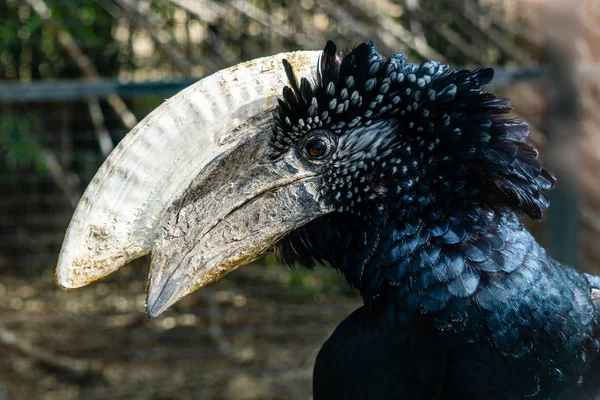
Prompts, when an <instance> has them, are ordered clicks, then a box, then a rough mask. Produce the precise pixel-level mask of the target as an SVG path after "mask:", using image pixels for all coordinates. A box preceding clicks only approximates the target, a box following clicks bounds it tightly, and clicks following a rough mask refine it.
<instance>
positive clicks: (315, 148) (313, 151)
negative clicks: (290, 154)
mask: <svg viewBox="0 0 600 400" xmlns="http://www.w3.org/2000/svg"><path fill="white" fill-rule="evenodd" d="M304 148H305V150H306V155H307V156H308V157H310V158H314V159H319V158H322V157H323V156H324V155H325V154H327V151H328V150H329V146H328V143H327V142H326V141H325V140H324V139H323V138H320V137H315V138H312V139H310V140H308V141H307V142H306V144H305V145H304Z"/></svg>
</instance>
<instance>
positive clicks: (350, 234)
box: [330, 207, 543, 321]
mask: <svg viewBox="0 0 600 400" xmlns="http://www.w3.org/2000/svg"><path fill="white" fill-rule="evenodd" d="M339 224H340V225H339V226H338V227H337V229H338V232H339V236H338V237H337V240H336V244H335V245H334V247H336V249H337V250H336V251H335V252H334V257H333V259H332V260H330V263H331V264H332V265H333V266H335V267H336V268H338V269H339V270H340V271H341V272H342V273H343V274H344V275H345V277H346V278H347V280H348V281H349V282H350V283H351V284H352V285H353V286H355V287H357V288H358V289H359V290H360V292H361V294H362V296H363V299H364V301H365V303H366V304H369V303H370V302H371V301H372V300H373V299H374V298H376V297H380V296H384V297H387V298H388V299H389V301H390V302H391V303H392V304H393V305H394V309H395V314H396V319H397V320H398V321H403V320H406V319H409V318H410V317H411V316H412V315H413V314H414V313H415V312H426V313H437V312H441V311H444V310H446V309H447V308H448V307H450V306H452V305H454V304H455V303H456V302H464V301H469V300H470V299H471V298H472V296H473V295H474V294H475V293H476V291H477V290H478V289H479V288H481V287H482V286H483V285H488V284H491V283H493V281H494V280H495V279H496V278H495V277H496V276H506V275H507V274H510V273H512V272H513V271H515V270H516V269H518V268H519V267H520V266H521V265H522V264H523V261H524V258H525V257H526V255H527V254H528V253H529V252H530V251H531V250H532V249H533V248H534V247H535V249H536V251H543V250H542V249H541V248H540V247H539V245H537V243H536V242H535V240H534V239H533V237H532V236H531V235H530V234H529V232H528V231H527V230H526V228H525V227H524V226H523V224H522V223H521V221H520V219H519V217H518V216H517V215H516V214H515V213H514V212H512V211H507V210H505V211H493V210H492V209H489V208H485V207H474V208H470V209H468V210H466V209H462V210H455V211H454V212H446V213H444V215H443V216H441V217H440V218H438V219H436V220H434V221H432V220H431V219H430V218H429V219H428V218H423V217H413V218H404V219H402V220H398V219H397V218H391V217H390V218H387V220H386V221H385V222H383V223H382V224H380V225H378V226H363V227H360V225H357V226H354V227H350V226H348V222H344V221H340V222H339ZM332 261H333V262H332ZM450 308H451V307H450Z"/></svg>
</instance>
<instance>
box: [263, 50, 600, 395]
mask: <svg viewBox="0 0 600 400" xmlns="http://www.w3.org/2000/svg"><path fill="white" fill-rule="evenodd" d="M285 67H286V71H287V74H288V78H289V80H290V87H288V88H286V89H285V90H284V92H283V100H281V101H280V103H279V107H278V108H277V110H276V111H275V114H274V119H275V123H274V126H273V134H272V140H271V149H270V151H269V154H270V156H271V158H272V159H275V158H277V157H279V156H280V155H281V154H284V153H285V152H301V151H302V146H303V144H304V143H305V142H306V140H307V138H314V137H319V135H325V134H326V135H329V136H328V137H331V141H332V142H333V143H335V148H334V149H333V150H332V155H331V157H330V159H328V160H327V161H325V162H320V163H319V164H318V165H315V171H317V172H318V174H319V175H320V176H321V183H320V185H319V187H318V188H317V189H318V193H319V196H320V201H322V202H323V203H325V204H327V205H332V206H333V207H335V209H336V210H337V211H336V212H335V213H333V214H329V215H327V216H325V217H322V218H320V219H317V220H315V221H313V222H311V223H309V224H308V225H306V226H305V227H304V228H301V229H299V230H297V231H295V232H294V233H292V234H291V235H289V236H288V237H286V238H284V239H283V240H282V241H281V242H280V243H279V245H278V248H277V252H278V255H279V256H280V257H281V258H282V259H283V260H285V261H286V262H288V263H290V264H294V263H300V264H303V265H306V266H311V265H312V264H314V263H315V262H317V263H325V264H330V265H332V266H333V267H335V268H337V269H339V270H340V271H341V272H342V273H343V274H344V275H345V277H346V278H347V280H348V281H349V282H350V284H351V285H352V286H353V287H356V288H357V289H358V290H359V291H360V293H361V295H362V297H363V300H364V302H365V306H364V307H363V308H361V309H360V310H358V311H357V312H355V313H354V314H353V315H351V316H350V317H348V319H347V320H346V321H344V322H343V323H342V324H341V325H340V326H339V327H338V329H337V330H336V332H335V333H334V334H333V335H332V337H331V338H330V339H329V340H328V342H327V343H326V344H325V345H324V347H323V349H322V351H321V353H320V355H319V357H318V359H317V364H316V367H315V377H314V394H315V399H331V398H340V399H346V398H403V399H422V398H423V399H425V398H427V399H438V398H439V399H523V398H532V399H570V398H573V399H587V398H593V396H594V395H598V394H600V391H596V389H597V388H596V385H595V383H596V379H595V374H594V372H593V371H594V370H593V368H592V366H593V364H594V362H595V360H596V358H597V355H598V352H599V348H600V340H599V339H600V331H599V329H600V328H599V326H598V323H599V318H600V314H599V312H598V311H597V307H598V300H597V297H598V293H600V292H596V291H593V288H598V287H599V284H600V280H599V279H598V278H596V277H592V276H586V275H584V274H581V273H579V272H577V271H575V270H573V269H571V268H569V267H566V266H563V265H560V264H559V263H558V262H556V261H555V260H553V259H551V258H550V257H548V256H547V254H546V253H545V251H544V249H543V248H541V247H540V246H539V245H538V244H537V242H536V241H535V240H534V238H533V237H532V236H531V235H530V234H529V232H528V231H527V229H526V228H525V226H524V225H523V223H522V221H521V216H525V215H526V216H529V217H531V218H533V219H538V218H540V217H541V215H542V212H543V211H544V210H545V209H546V208H547V206H548V202H547V200H546V199H545V197H544V194H543V192H544V191H546V190H548V189H550V188H551V187H552V186H553V184H554V178H553V176H552V175H551V174H550V173H548V172H547V171H546V170H544V169H543V168H542V166H541V164H540V162H539V160H538V153H537V151H536V149H535V148H534V146H533V145H532V144H531V143H529V142H528V141H527V135H528V132H529V127H528V125H527V124H526V123H524V122H522V121H516V120H511V119H507V118H506V117H505V114H507V113H508V112H509V111H510V107H509V104H508V101H506V100H504V99H500V98H498V97H496V96H495V95H493V94H490V93H486V92H485V91H484V90H483V89H482V86H483V85H485V84H487V83H489V82H490V81H491V79H492V77H493V70H491V69H489V68H486V69H477V70H452V69H450V68H449V67H448V66H445V65H442V64H439V63H437V62H434V61H428V62H426V63H423V64H420V65H416V64H410V63H408V62H407V61H406V59H405V56H404V55H403V54H401V53H397V54H395V55H393V56H392V57H390V58H385V57H383V56H382V55H380V54H379V53H378V52H377V50H376V49H375V46H374V45H373V44H372V43H366V44H362V45H359V46H358V47H356V48H355V49H353V50H352V51H350V52H349V53H348V54H346V55H341V54H339V53H337V50H336V48H335V45H333V43H328V44H327V46H326V47H325V50H324V53H323V56H322V58H321V63H320V73H319V75H318V79H317V82H314V83H311V82H310V81H309V80H308V79H307V78H306V77H296V76H295V75H294V73H293V71H292V69H291V67H290V65H289V64H286V65H285ZM298 78H301V79H300V81H297V79H298Z"/></svg>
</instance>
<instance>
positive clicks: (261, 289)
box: [0, 265, 359, 400]
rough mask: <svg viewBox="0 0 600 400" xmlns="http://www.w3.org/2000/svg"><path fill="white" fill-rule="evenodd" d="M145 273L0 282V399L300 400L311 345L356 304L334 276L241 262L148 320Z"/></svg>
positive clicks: (307, 387) (306, 387) (307, 389)
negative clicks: (71, 283)
mask: <svg viewBox="0 0 600 400" xmlns="http://www.w3.org/2000/svg"><path fill="white" fill-rule="evenodd" d="M144 273H145V268H143V267H142V266H140V265H138V266H134V267H126V268H125V269H124V270H122V271H120V272H119V273H117V274H115V276H113V277H111V278H109V279H107V280H105V281H104V282H101V283H96V284H94V285H91V286H90V287H87V288H83V289H79V290H77V291H72V292H63V291H61V290H59V289H58V288H57V287H56V286H55V285H54V283H53V281H52V276H51V271H48V274H47V275H46V276H44V277H43V278H42V279H40V280H39V281H37V282H34V283H31V282H28V281H25V280H22V279H19V278H11V277H3V279H2V282H1V284H0V324H1V325H0V328H1V329H4V330H5V331H4V332H2V333H1V334H0V400H4V399H10V400H15V399H192V398H193V399H308V398H310V395H311V376H312V366H313V363H314V359H315V356H316V354H317V351H318V349H319V348H320V346H321V344H322V343H323V342H324V340H325V339H326V338H327V336H328V335H329V334H330V333H331V331H332V330H333V329H334V327H335V326H336V325H337V324H338V323H339V322H340V321H341V320H342V319H343V318H344V317H345V316H347V315H348V314H349V313H350V312H351V311H352V310H354V309H355V308H356V307H357V306H359V296H358V295H357V294H356V293H350V292H349V290H348V289H347V288H346V285H345V284H343V283H341V278H340V277H339V276H337V275H336V274H335V273H334V272H332V271H327V270H325V269H323V268H320V269H318V270H317V271H315V272H312V273H311V272H306V271H296V272H292V273H290V272H289V271H288V270H286V269H285V268H281V267H265V266H262V265H251V266H248V267H246V268H243V269H241V270H239V271H237V272H235V273H233V274H232V275H230V277H228V278H226V279H225V280H223V281H221V282H218V283H216V284H215V285H213V286H212V287H209V288H205V289H203V290H200V291H199V292H197V293H195V294H193V295H191V296H189V297H188V298H186V299H184V300H183V301H182V302H181V303H180V304H178V305H176V306H175V307H174V309H173V310H172V311H168V312H167V313H165V315H164V316H161V317H159V318H157V319H155V320H148V319H147V318H146V316H145V314H144V285H145V276H144ZM211 304H212V306H211ZM211 321H212V322H211ZM211 332H212V334H211ZM11 333H12V334H15V337H12V338H11V337H10V335H11ZM15 341H16V343H15ZM9 342H10V343H12V344H7V343H9ZM44 351H48V352H50V354H44V353H43V352H44ZM59 356H68V357H71V358H72V359H68V360H66V361H65V360H62V361H65V362H66V363H67V364H68V367H57V366H56V365H54V366H52V365H51V364H56V363H57V360H58V362H61V359H60V358H57V357H59ZM74 359H75V360H79V361H81V362H80V363H75V364H73V361H74ZM78 369H79V370H85V369H87V370H88V371H89V372H87V373H83V374H81V373H79V374H78V373H75V372H73V371H71V372H68V370H78Z"/></svg>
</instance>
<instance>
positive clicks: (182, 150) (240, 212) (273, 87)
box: [56, 51, 328, 316]
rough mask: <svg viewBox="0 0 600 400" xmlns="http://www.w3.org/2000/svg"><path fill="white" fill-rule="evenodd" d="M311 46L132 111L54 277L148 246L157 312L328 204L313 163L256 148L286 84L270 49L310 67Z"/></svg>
mask: <svg viewBox="0 0 600 400" xmlns="http://www.w3.org/2000/svg"><path fill="white" fill-rule="evenodd" d="M320 54H321V52H318V51H314V52H296V53H286V54H279V55H276V56H272V57H266V58H262V59H257V60H253V61H249V62H247V63H243V64H240V65H237V66H234V67H231V68H229V69H226V70H223V71H220V72H218V73H216V74H214V75H212V76H210V77H207V78H205V79H203V80H201V81H199V82H198V83H196V84H195V85H192V86H191V87H189V88H187V89H185V90H184V91H182V92H181V93H179V94H178V95H176V96H174V97H173V98H171V99H170V100H168V101H167V102H165V103H164V104H163V105H161V106H160V107H159V108H157V109H156V110H155V111H154V112H152V113H151V114H150V115H149V116H148V117H146V118H145V119H144V120H143V121H142V122H140V123H139V124H138V126H136V127H135V128H134V129H133V130H132V132H130V133H129V134H128V135H127V137H126V138H125V139H124V140H123V141H122V142H121V143H120V144H119V146H117V148H116V149H115V150H114V151H113V153H112V154H111V155H110V156H109V157H108V159H107V160H106V161H105V162H104V164H103V165H102V167H101V168H100V169H99V171H98V172H97V174H96V176H95V177H94V179H93V180H92V182H91V183H90V185H89V186H88V188H87V189H86V192H85V194H84V195H83V197H82V199H81V201H80V203H79V205H78V206H77V208H76V210H75V212H74V215H73V218H72V220H71V223H70V225H69V228H68V230H67V234H66V236H65V240H64V242H63V246H62V249H61V253H60V256H59V261H58V265H57V269H56V281H57V283H58V285H59V286H61V287H63V288H66V289H70V288H77V287H80V286H84V285H87V284H89V283H91V282H93V281H95V280H98V279H100V278H102V277H104V276H106V275H108V274H110V273H112V272H114V271H116V270H117V269H119V268H120V267H122V266H123V265H125V264H127V263H128V262H130V261H132V260H134V259H136V258H138V257H141V256H143V255H145V254H148V253H150V252H151V253H152V264H151V271H150V284H149V285H148V293H147V310H148V314H149V315H150V316H157V315H159V314H160V313H162V312H163V311H164V310H165V309H166V308H167V307H169V306H170V305H172V304H173V303H174V302H176V301H177V300H178V299H180V298H181V297H183V296H185V295H186V294H188V293H190V292H192V291H194V290H196V289H197V288H199V287H201V286H204V285H206V284H208V283H210V282H213V281H215V280H217V279H219V278H220V277H222V276H224V275H225V274H227V273H228V272H231V271H233V270H235V269H236V268H238V267H240V266H242V265H245V264H247V263H249V262H251V261H252V260H254V259H256V258H258V257H260V256H261V255H263V254H265V253H266V252H267V251H268V250H269V249H270V248H271V247H272V246H273V245H274V244H275V243H276V242H277V241H278V240H279V239H281V238H282V237H284V236H285V235H286V234H287V233H289V232H291V231H293V230H294V229H296V228H298V227H300V226H302V225H304V224H306V223H307V222H309V221H311V220H313V219H315V218H317V217H319V216H321V215H323V214H324V213H326V212H328V210H327V209H326V207H324V206H323V205H322V204H320V203H319V201H318V199H317V198H316V191H315V188H314V178H315V177H314V172H312V171H311V170H310V169H309V168H307V167H306V166H304V165H303V164H302V163H301V162H300V161H298V160H297V159H295V157H293V155H288V156H286V157H281V158H280V159H278V160H277V161H275V162H267V160H266V158H265V155H266V152H267V141H268V138H269V133H270V123H271V111H272V109H273V108H274V107H275V104H276V99H277V96H278V95H279V94H280V93H281V90H282V88H283V86H284V85H286V84H287V82H286V75H285V73H284V71H283V67H282V60H283V59H284V58H285V59H287V60H288V61H289V62H290V63H291V64H292V65H293V67H294V69H295V70H296V72H297V73H298V74H299V75H302V76H306V77H310V76H316V68H317V65H318V57H319V55H320Z"/></svg>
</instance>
